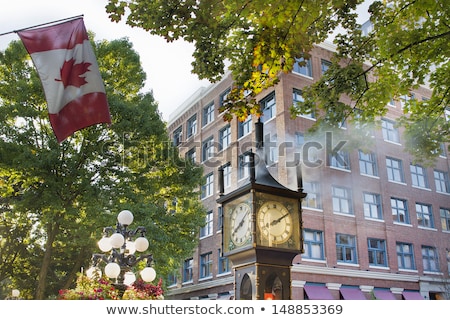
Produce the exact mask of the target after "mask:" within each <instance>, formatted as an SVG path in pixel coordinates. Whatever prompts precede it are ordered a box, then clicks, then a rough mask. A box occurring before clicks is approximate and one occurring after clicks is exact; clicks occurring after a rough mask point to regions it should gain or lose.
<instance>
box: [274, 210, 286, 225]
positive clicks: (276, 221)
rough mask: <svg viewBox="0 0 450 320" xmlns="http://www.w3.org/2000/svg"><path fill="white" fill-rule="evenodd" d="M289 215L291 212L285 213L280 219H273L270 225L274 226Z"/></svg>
mask: <svg viewBox="0 0 450 320" xmlns="http://www.w3.org/2000/svg"><path fill="white" fill-rule="evenodd" d="M288 215H289V213H286V214H285V215H283V216H281V217H279V218H278V219H275V220H273V221H272V222H271V223H270V225H271V226H274V225H276V224H278V223H279V222H280V221H281V220H283V219H284V218H285V217H287V216H288Z"/></svg>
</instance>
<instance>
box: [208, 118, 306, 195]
mask: <svg viewBox="0 0 450 320" xmlns="http://www.w3.org/2000/svg"><path fill="white" fill-rule="evenodd" d="M262 130H263V124H262V123H261V122H260V121H258V122H257V123H256V130H255V131H256V139H257V143H256V146H257V148H256V152H255V153H253V152H251V154H250V176H249V177H248V178H247V181H246V182H244V183H243V184H242V185H241V186H240V187H239V188H238V189H236V190H234V191H232V192H230V193H229V194H227V195H223V192H221V196H220V199H219V200H217V201H218V202H223V201H226V200H228V199H231V198H235V197H238V196H240V195H241V194H244V193H245V192H248V191H249V190H251V189H253V190H258V191H262V192H270V193H273V194H277V195H280V196H283V195H284V196H288V197H292V198H304V197H305V196H306V194H305V193H303V189H302V188H303V186H302V177H301V167H300V164H298V166H297V171H296V172H297V184H298V190H293V189H291V188H288V187H286V186H284V185H283V184H281V183H280V182H278V180H277V179H275V178H274V177H273V176H272V174H271V173H270V171H269V170H268V168H267V165H266V162H265V161H264V159H265V157H264V149H263V140H262V136H263V134H262ZM222 173H223V171H222ZM222 183H223V175H222ZM219 184H220V183H219ZM222 188H223V187H222Z"/></svg>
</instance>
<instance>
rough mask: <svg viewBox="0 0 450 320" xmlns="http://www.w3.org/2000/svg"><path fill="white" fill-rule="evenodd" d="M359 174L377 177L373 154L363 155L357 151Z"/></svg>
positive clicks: (375, 159)
mask: <svg viewBox="0 0 450 320" xmlns="http://www.w3.org/2000/svg"><path fill="white" fill-rule="evenodd" d="M358 154H359V172H360V173H361V174H366V175H369V176H375V177H377V176H378V165H377V157H376V156H375V153H373V152H369V153H364V152H363V151H361V150H359V151H358Z"/></svg>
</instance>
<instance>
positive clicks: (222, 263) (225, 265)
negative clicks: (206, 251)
mask: <svg viewBox="0 0 450 320" xmlns="http://www.w3.org/2000/svg"><path fill="white" fill-rule="evenodd" d="M218 253H219V261H218V262H219V266H218V269H219V274H220V273H227V272H230V261H229V260H228V258H227V257H223V256H222V251H221V250H220V249H219V252H218Z"/></svg>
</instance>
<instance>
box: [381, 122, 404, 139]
mask: <svg viewBox="0 0 450 320" xmlns="http://www.w3.org/2000/svg"><path fill="white" fill-rule="evenodd" d="M381 132H382V133H383V139H384V140H385V141H390V142H395V143H399V142H400V138H399V133H398V129H397V128H396V127H395V122H394V121H390V120H386V119H382V120H381Z"/></svg>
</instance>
